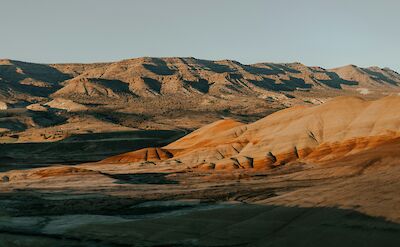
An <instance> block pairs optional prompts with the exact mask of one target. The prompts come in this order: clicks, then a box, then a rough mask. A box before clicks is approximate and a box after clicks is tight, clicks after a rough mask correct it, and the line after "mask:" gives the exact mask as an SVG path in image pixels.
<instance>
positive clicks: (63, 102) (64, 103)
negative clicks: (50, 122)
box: [45, 98, 87, 112]
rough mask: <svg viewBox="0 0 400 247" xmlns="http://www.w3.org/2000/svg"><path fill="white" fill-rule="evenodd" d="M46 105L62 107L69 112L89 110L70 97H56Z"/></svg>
mask: <svg viewBox="0 0 400 247" xmlns="http://www.w3.org/2000/svg"><path fill="white" fill-rule="evenodd" d="M45 105H46V106H49V107H51V108H57V109H62V110H66V111H69V112H76V111H85V110H87V107H86V106H84V105H82V104H79V103H76V102H74V101H72V100H69V99H63V98H55V99H53V100H52V101H50V102H48V103H46V104H45Z"/></svg>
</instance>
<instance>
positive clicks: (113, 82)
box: [0, 57, 400, 103]
mask: <svg viewBox="0 0 400 247" xmlns="http://www.w3.org/2000/svg"><path fill="white" fill-rule="evenodd" d="M0 79H1V83H2V84H3V85H4V86H3V87H2V91H1V94H2V95H3V98H4V97H5V96H7V97H9V99H8V100H9V101H10V99H17V100H20V101H21V100H25V101H29V102H31V103H32V101H33V100H35V99H36V100H37V97H43V98H50V97H59V96H61V95H62V96H63V97H64V98H70V99H73V100H77V101H79V100H80V98H79V97H78V96H79V95H81V96H82V97H83V98H85V97H86V96H98V95H102V96H103V95H104V96H106V97H110V98H111V99H112V98H115V96H116V95H119V94H120V93H121V94H124V95H125V96H130V97H133V98H135V97H151V96H160V95H171V94H182V95H197V97H198V96H199V95H204V94H207V95H214V96H219V95H221V94H223V95H224V94H239V95H247V96H254V95H258V96H260V95H267V96H270V94H268V92H278V93H279V94H281V93H285V92H286V93H287V92H298V91H318V90H324V91H327V92H329V91H335V90H339V89H342V90H350V91H352V90H353V91H354V90H356V89H357V88H359V87H362V88H365V87H367V88H369V87H371V89H372V88H373V89H374V90H378V91H379V90H384V89H388V88H391V90H392V89H393V88H395V89H397V88H398V86H399V83H400V75H399V74H398V73H396V72H395V71H392V70H390V69H388V68H384V69H381V68H378V67H370V68H359V67H357V66H354V65H349V66H345V67H341V68H336V69H324V68H321V67H308V66H305V65H303V64H300V63H286V64H276V63H257V64H252V65H245V64H241V63H239V62H236V61H232V60H221V61H209V60H202V59H195V58H178V57H172V58H151V57H142V58H135V59H127V60H122V61H118V62H111V63H93V64H34V63H26V62H20V61H15V60H5V59H3V60H1V61H0ZM115 89H118V90H117V91H115ZM328 94H329V93H326V95H328ZM28 96H29V97H28Z"/></svg>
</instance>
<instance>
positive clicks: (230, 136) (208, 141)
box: [104, 96, 400, 169]
mask: <svg viewBox="0 0 400 247" xmlns="http://www.w3.org/2000/svg"><path fill="white" fill-rule="evenodd" d="M399 107H400V97H399V96H390V97H385V98H382V99H380V100H376V101H366V100H363V99H361V98H355V97H339V98H335V99H333V100H331V101H329V102H327V103H325V104H322V105H320V106H314V107H306V106H296V107H292V108H288V109H285V110H282V111H279V112H276V113H273V114H271V115H269V116H267V117H265V118H263V119H261V120H259V121H256V122H254V123H251V124H241V123H239V122H236V121H233V120H221V121H218V122H215V123H213V124H210V125H207V126H205V127H203V128H200V129H199V130H197V131H194V132H193V133H191V134H189V135H187V136H185V137H183V138H182V139H180V140H178V141H175V142H173V143H171V144H169V145H167V146H165V147H163V148H161V149H156V150H152V149H147V150H139V151H135V152H132V153H127V154H122V155H119V156H116V157H111V158H109V159H106V160H104V163H109V162H111V163H113V162H120V161H124V162H137V161H143V162H145V161H162V160H167V161H168V160H174V161H178V162H180V163H183V164H185V165H186V166H188V167H192V168H200V169H247V168H254V169H269V168H273V167H276V166H281V165H284V164H286V163H288V162H292V161H297V160H303V161H307V162H317V163H318V162H325V161H327V160H331V159H337V158H341V157H343V156H346V155H349V154H354V153H357V152H360V151H362V150H367V149H371V148H374V147H376V146H379V145H382V144H384V143H386V142H390V141H393V140H396V139H397V138H399V137H400V127H399V126H400V113H399V112H398V109H399ZM150 153H156V154H155V155H147V154H150ZM165 153H167V154H169V155H161V154H165ZM158 154H160V155H158Z"/></svg>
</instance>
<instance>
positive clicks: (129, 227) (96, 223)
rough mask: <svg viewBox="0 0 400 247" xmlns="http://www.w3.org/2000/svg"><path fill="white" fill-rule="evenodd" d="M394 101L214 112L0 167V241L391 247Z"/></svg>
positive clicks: (346, 100) (396, 139)
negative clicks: (134, 141)
mask: <svg viewBox="0 0 400 247" xmlns="http://www.w3.org/2000/svg"><path fill="white" fill-rule="evenodd" d="M165 73H166V72H165ZM366 83H369V82H366ZM398 109H400V97H399V96H388V97H383V98H380V99H378V100H365V99H362V98H359V97H348V96H345V97H337V98H334V99H331V100H328V101H327V102H326V103H324V104H321V105H316V106H311V105H301V106H294V107H290V108H287V109H284V110H280V111H277V112H275V113H272V114H270V115H268V116H266V117H264V118H262V119H259V120H257V121H255V122H252V123H242V122H240V121H237V120H233V119H223V120H219V121H216V122H214V123H211V124H209V125H206V126H204V127H202V128H200V129H198V130H196V131H193V132H192V133H189V134H187V135H186V136H184V137H182V138H180V139H178V140H176V141H173V142H171V143H170V144H168V145H157V146H156V147H150V148H144V149H139V150H136V151H132V152H127V153H123V154H119V155H116V156H111V157H109V158H106V159H104V160H102V161H99V162H91V163H84V164H78V165H58V166H48V167H44V168H31V169H24V170H18V169H13V170H8V171H4V172H2V173H0V178H1V180H2V182H1V183H0V190H1V192H2V193H1V194H0V196H1V197H2V200H0V210H1V211H0V217H1V218H0V239H2V241H3V243H5V244H3V246H52V245H53V246H54V245H55V244H58V245H60V246H337V244H338V243H340V245H341V246H399V245H400V196H399V195H400V194H399V191H400V166H399V164H398V161H399V159H400V153H399V152H398V150H399V148H400V112H399V111H398ZM0 246H1V244H0Z"/></svg>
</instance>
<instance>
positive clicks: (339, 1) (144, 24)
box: [0, 0, 400, 71]
mask: <svg viewBox="0 0 400 247" xmlns="http://www.w3.org/2000/svg"><path fill="white" fill-rule="evenodd" d="M399 9H400V1H399V0H375V1H372V0H275V1H272V0H264V1H261V0H247V1H245V0H242V1H235V0H201V1H199V0H198V1H194V0H130V1H129V0H64V1H61V0H0V24H1V28H0V58H10V59H16V60H23V61H29V62H41V63H56V62H57V63H60V62H94V61H116V60H120V59H125V58H134V57H141V56H155V57H165V56H181V57H189V56H190V57H196V58H203V59H212V60H218V59H233V60H237V61H239V62H241V63H245V64H250V63H256V62H295V61H298V62H301V63H304V64H306V65H319V66H322V67H325V68H332V67H338V66H342V65H346V64H356V65H359V66H371V65H377V66H381V67H390V68H392V69H395V70H397V71H400V48H399V44H400V25H399V24H400V14H399Z"/></svg>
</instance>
